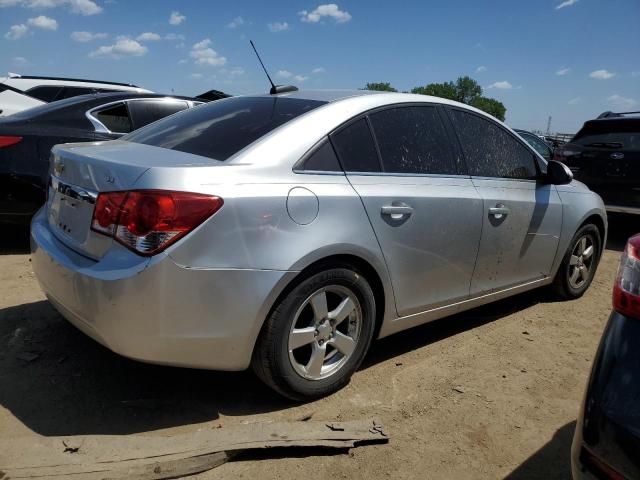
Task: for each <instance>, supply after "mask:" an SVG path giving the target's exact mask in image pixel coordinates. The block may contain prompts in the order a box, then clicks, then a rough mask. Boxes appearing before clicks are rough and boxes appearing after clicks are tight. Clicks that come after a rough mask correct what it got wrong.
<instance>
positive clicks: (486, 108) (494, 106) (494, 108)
mask: <svg viewBox="0 0 640 480" xmlns="http://www.w3.org/2000/svg"><path fill="white" fill-rule="evenodd" d="M470 105H471V106H472V107H476V108H479V109H480V110H482V111H483V112H487V113H488V114H489V115H493V116H494V117H496V118H497V119H498V120H502V121H503V122H504V119H505V114H506V113H507V109H506V108H505V106H504V105H503V104H502V102H499V101H498V100H495V99H493V98H487V97H478V98H476V99H474V100H473V102H471V104H470Z"/></svg>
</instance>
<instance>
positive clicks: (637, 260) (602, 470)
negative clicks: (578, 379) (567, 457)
mask: <svg viewBox="0 0 640 480" xmlns="http://www.w3.org/2000/svg"><path fill="white" fill-rule="evenodd" d="M613 309H614V311H613V313H612V314H611V316H610V317H609V323H608V324H607V327H606V329H605V332H604V335H603V337H602V341H601V342H600V347H599V349H598V354H597V355H596V359H595V362H594V364H593V369H592V371H591V378H590V379H589V384H588V387H587V392H586V396H585V401H584V405H583V407H582V411H581V412H580V417H579V418H578V423H577V426H576V432H575V436H574V439H573V448H572V469H573V477H574V480H582V479H621V480H625V479H626V480H638V479H640V235H636V236H634V237H631V238H630V239H629V241H628V242H627V246H626V248H625V253H624V254H623V256H622V259H621V260H620V268H619V270H618V278H617V279H616V283H615V285H614V287H613Z"/></svg>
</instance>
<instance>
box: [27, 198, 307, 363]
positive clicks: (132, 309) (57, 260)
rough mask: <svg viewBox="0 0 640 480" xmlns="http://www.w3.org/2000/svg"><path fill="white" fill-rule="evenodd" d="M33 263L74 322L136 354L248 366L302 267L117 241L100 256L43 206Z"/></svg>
mask: <svg viewBox="0 0 640 480" xmlns="http://www.w3.org/2000/svg"><path fill="white" fill-rule="evenodd" d="M31 249H32V264H33V269H34V272H35V274H36V277H37V278H38V281H39V282H40V285H41V287H42V290H43V291H44V293H45V294H46V295H47V298H49V300H50V301H51V303H52V304H53V305H54V306H55V308H56V309H57V310H58V311H59V312H60V313H61V314H62V315H63V316H64V317H65V318H66V319H67V320H69V321H70V322H71V323H72V324H74V325H75V326H76V327H78V328H79V329H80V330H82V331H83V332H84V333H86V334H87V335H89V336H90V337H92V338H94V339H95V340H97V341H98V342H100V343H101V344H103V345H105V346H106V347H108V348H109V349H111V350H113V351H114V352H116V353H118V354H121V355H123V356H126V357H130V358H133V359H136V360H140V361H144V362H149V363H158V364H166V365H173V366H183V367H194V368H206V369H213V370H243V369H245V368H247V366H248V365H249V363H250V360H251V355H252V351H253V346H254V343H255V340H256V338H257V335H258V333H259V331H260V328H261V326H262V322H263V320H264V319H265V318H266V316H267V314H268V311H269V308H270V307H271V305H272V304H273V302H274V301H275V299H276V298H277V295H278V294H279V292H280V291H281V290H282V288H283V287H284V285H285V284H286V283H288V281H289V280H290V279H291V278H293V276H294V275H295V272H283V271H274V270H247V269H190V268H186V267H183V266H180V265H177V264H176V263H175V262H174V261H173V260H172V259H171V258H170V257H168V256H167V255H165V254H159V255H156V256H154V257H152V258H144V257H139V256H137V255H135V254H133V253H132V252H129V251H128V250H126V249H124V247H120V246H116V247H114V248H113V249H112V251H110V252H109V253H108V254H107V255H105V256H104V257H103V258H102V259H101V260H100V261H97V262H96V261H94V260H91V259H88V258H86V257H84V256H82V255H79V254H78V253H76V252H75V251H73V250H71V249H69V248H68V247H66V246H65V245H64V244H63V243H61V242H60V241H59V240H58V239H57V238H56V237H55V236H54V235H53V234H52V233H51V231H50V229H49V226H48V224H47V222H46V218H45V215H44V214H43V211H42V210H41V211H40V212H38V213H37V214H36V216H35V217H34V219H33V222H32V224H31Z"/></svg>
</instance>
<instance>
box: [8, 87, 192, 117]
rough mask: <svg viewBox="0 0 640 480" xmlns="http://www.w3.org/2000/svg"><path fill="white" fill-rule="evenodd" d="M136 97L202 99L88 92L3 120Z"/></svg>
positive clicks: (132, 93)
mask: <svg viewBox="0 0 640 480" xmlns="http://www.w3.org/2000/svg"><path fill="white" fill-rule="evenodd" d="M136 98H168V99H175V100H187V101H194V102H203V100H202V99H198V98H192V97H183V96H178V95H163V94H159V93H137V92H113V93H89V94H86V95H77V96H75V97H70V98H65V99H63V100H57V101H55V102H51V103H45V104H44V105H39V106H37V107H33V108H29V109H27V110H23V111H21V112H17V113H14V114H13V115H10V116H9V117H5V120H7V121H9V120H24V119H26V118H34V117H39V116H40V115H47V114H49V113H51V112H55V111H61V110H63V109H67V108H73V107H82V106H83V105H84V106H85V108H87V109H89V108H95V107H98V106H101V105H104V104H107V103H110V102H117V101H120V100H132V99H136Z"/></svg>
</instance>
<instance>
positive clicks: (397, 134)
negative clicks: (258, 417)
mask: <svg viewBox="0 0 640 480" xmlns="http://www.w3.org/2000/svg"><path fill="white" fill-rule="evenodd" d="M606 229H607V223H606V215H605V211H604V208H603V204H602V201H601V199H600V197H598V196H597V195H596V194H594V193H592V192H591V191H589V189H588V188H586V187H585V186H584V185H583V184H581V183H579V182H576V181H573V180H572V175H571V172H570V171H569V170H568V168H566V167H565V166H564V165H563V164H561V163H558V162H554V161H550V162H546V161H545V160H544V159H543V158H542V157H540V156H539V154H537V153H536V152H535V150H533V149H532V148H531V147H530V146H529V145H528V144H527V143H526V142H524V141H523V140H522V138H520V137H519V136H518V135H517V134H516V133H514V132H513V131H512V130H510V129H509V128H508V127H506V126H504V125H503V124H502V123H500V122H498V121H497V120H495V119H494V118H493V117H490V116H488V115H486V114H485V113H483V112H481V111H479V110H477V109H475V108H472V107H469V106H467V105H463V104H459V103H456V102H452V101H448V100H444V99H440V98H435V97H428V96H422V95H410V94H400V93H374V92H366V91H308V92H298V91H295V92H288V93H280V94H275V95H262V96H245V97H235V98H229V99H225V100H221V101H218V102H215V103H212V104H209V105H204V106H200V107H198V108H194V109H192V110H189V111H185V112H181V113H178V114H176V115H173V116H171V117H168V118H166V119H163V120H160V121H158V122H155V123H153V124H151V125H149V126H147V127H144V128H142V129H140V130H138V131H136V132H133V133H131V134H129V135H126V136H124V137H122V139H121V140H116V141H109V142H95V143H84V144H67V145H59V146H56V147H55V148H54V149H53V151H52V155H51V176H50V181H49V188H48V199H47V203H46V205H45V206H44V207H43V208H42V209H41V210H40V211H39V212H38V214H37V215H36V216H35V217H34V219H33V222H32V228H31V242H32V250H33V267H34V270H35V272H36V275H37V277H38V279H39V282H40V284H41V286H42V289H43V290H44V292H45V293H46V295H47V297H48V298H49V300H50V301H51V303H52V304H53V305H54V306H55V307H56V308H57V309H58V310H59V311H60V312H61V313H62V315H63V316H65V317H66V318H67V319H68V320H69V321H70V322H71V323H73V324H74V325H76V326H77V327H78V328H80V329H81V330H82V331H84V332H85V333H86V334H88V335H89V336H91V337H93V338H94V339H96V340H97V341H99V342H100V343H102V344H104V345H106V346H107V347H108V348H110V349H112V350H113V351H115V352H117V353H119V354H122V355H125V356H127V357H131V358H134V359H138V360H141V361H145V362H152V363H158V364H166V365H174V366H184V367H195V368H206V369H217V370H243V369H245V368H247V367H248V366H250V365H252V366H253V368H254V370H255V372H256V373H257V374H258V376H259V377H260V378H262V379H263V380H264V381H265V382H266V383H267V384H268V385H270V386H271V387H273V388H274V389H275V390H277V391H278V392H280V393H281V394H283V395H285V396H287V397H289V398H292V399H297V400H306V399H312V398H317V397H319V396H323V395H326V394H329V393H331V392H333V391H335V390H337V389H339V388H341V387H342V386H344V385H345V384H346V383H347V382H348V381H349V378H350V377H351V375H352V374H353V373H354V371H356V369H357V368H358V366H359V365H360V363H361V362H362V360H363V358H364V356H365V355H366V352H367V349H368V348H369V345H370V344H371V341H372V340H373V339H374V338H380V337H385V336H387V335H391V334H393V333H395V332H398V331H401V330H405V329H407V328H410V327H413V326H416V325H419V324H422V323H425V322H429V321H431V320H434V319H437V318H441V317H445V316H448V315H451V314H454V313H457V312H460V311H463V310H466V309H469V308H472V307H475V306H478V305H481V304H486V303H488V302H492V301H495V300H498V299H501V298H503V297H506V296H509V295H514V294H517V293H519V292H523V291H526V290H530V289H533V288H537V287H542V286H545V285H551V286H552V288H553V289H554V290H555V292H557V294H558V295H560V296H561V297H563V298H565V299H571V298H577V297H579V296H581V295H582V294H583V293H584V292H585V290H586V289H587V288H588V287H589V284H590V283H591V280H592V279H593V275H594V273H595V271H596V267H597V265H598V261H599V259H600V254H601V252H602V247H603V245H604V242H605V238H606Z"/></svg>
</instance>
